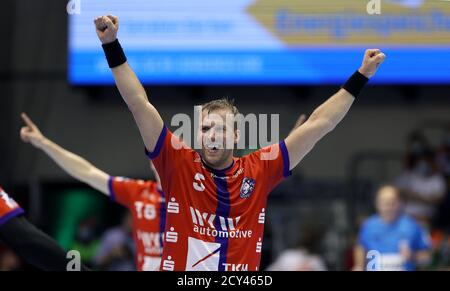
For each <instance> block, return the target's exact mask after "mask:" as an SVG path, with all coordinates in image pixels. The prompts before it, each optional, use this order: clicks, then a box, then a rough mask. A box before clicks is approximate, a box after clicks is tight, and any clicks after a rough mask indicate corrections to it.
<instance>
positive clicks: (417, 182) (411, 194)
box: [395, 135, 446, 227]
mask: <svg viewBox="0 0 450 291" xmlns="http://www.w3.org/2000/svg"><path fill="white" fill-rule="evenodd" d="M395 185H396V186H397V187H398V188H399V189H400V190H401V194H402V196H403V199H404V201H405V203H406V206H405V211H406V213H407V214H409V215H411V216H412V217H414V218H415V219H417V220H418V221H419V222H421V223H422V224H423V225H424V226H427V227H429V226H430V221H431V219H432V218H433V215H434V214H435V212H436V208H437V206H438V204H439V203H440V202H441V200H442V199H443V197H444V195H445V192H446V184H445V179H444V177H443V175H442V174H441V173H440V172H439V169H438V166H437V164H436V159H435V155H434V153H433V151H432V150H431V149H430V147H429V146H428V145H427V143H426V141H425V139H424V138H423V137H421V136H419V135H414V136H412V138H411V141H410V148H409V150H408V155H407V159H406V168H405V170H404V171H403V173H402V174H401V175H400V176H399V177H398V178H397V180H396V182H395Z"/></svg>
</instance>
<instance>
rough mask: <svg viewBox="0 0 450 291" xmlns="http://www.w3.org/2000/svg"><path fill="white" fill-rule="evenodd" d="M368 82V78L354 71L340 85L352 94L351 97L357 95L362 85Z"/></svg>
mask: <svg viewBox="0 0 450 291" xmlns="http://www.w3.org/2000/svg"><path fill="white" fill-rule="evenodd" d="M367 82H369V78H367V77H366V76H364V75H363V74H361V73H360V72H359V71H356V72H355V73H354V74H353V75H352V76H351V77H350V78H349V79H348V80H347V82H345V84H344V85H343V86H342V88H344V89H345V90H347V91H348V93H350V94H352V95H353V97H355V98H356V97H358V95H359V94H360V93H361V91H362V89H363V88H364V86H365V85H366V84H367Z"/></svg>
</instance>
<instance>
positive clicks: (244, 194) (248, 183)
mask: <svg viewBox="0 0 450 291" xmlns="http://www.w3.org/2000/svg"><path fill="white" fill-rule="evenodd" d="M255 183H256V181H255V180H253V179H251V178H247V177H245V178H244V180H243V181H242V186H241V198H248V197H250V195H252V193H253V190H254V189H255Z"/></svg>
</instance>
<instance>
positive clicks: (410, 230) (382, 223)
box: [353, 185, 430, 271]
mask: <svg viewBox="0 0 450 291" xmlns="http://www.w3.org/2000/svg"><path fill="white" fill-rule="evenodd" d="M375 204H376V209H377V214H375V215H373V216H371V217H369V218H368V219H366V221H365V222H364V223H363V225H362V227H361V229H360V232H359V238H358V243H357V245H356V247H355V250H354V253H355V256H354V258H355V265H354V268H353V269H354V270H361V271H362V270H367V271H375V270H380V271H413V270H416V268H417V266H418V265H423V264H426V263H427V262H428V261H429V259H430V252H429V249H430V242H429V238H428V234H427V232H426V230H425V229H424V228H423V227H421V226H420V225H419V224H418V223H417V222H416V221H415V220H414V219H413V218H411V217H409V216H408V215H406V214H404V213H403V209H402V202H401V198H400V193H399V190H398V189H397V188H395V187H393V186H390V185H389V186H383V187H381V188H380V189H379V190H378V192H377V196H376V202H375Z"/></svg>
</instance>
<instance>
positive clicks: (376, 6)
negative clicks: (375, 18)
mask: <svg viewBox="0 0 450 291" xmlns="http://www.w3.org/2000/svg"><path fill="white" fill-rule="evenodd" d="M366 9H367V13H368V14H370V15H380V14H381V0H370V1H369V3H367V7H366Z"/></svg>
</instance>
